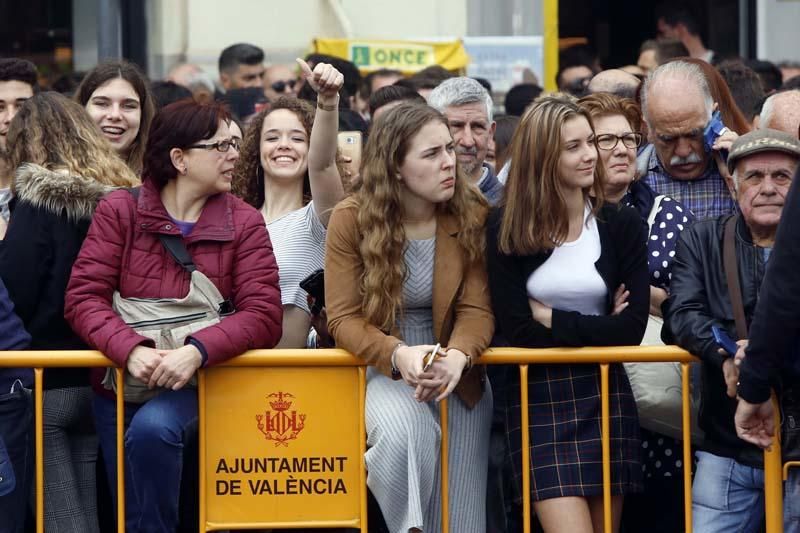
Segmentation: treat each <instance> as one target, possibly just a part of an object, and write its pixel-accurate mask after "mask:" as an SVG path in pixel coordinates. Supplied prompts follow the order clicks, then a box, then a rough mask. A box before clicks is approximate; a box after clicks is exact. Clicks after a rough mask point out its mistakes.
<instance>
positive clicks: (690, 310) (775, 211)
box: [664, 130, 800, 533]
mask: <svg viewBox="0 0 800 533" xmlns="http://www.w3.org/2000/svg"><path fill="white" fill-rule="evenodd" d="M798 160H800V141H798V140H797V139H795V138H793V137H792V136H790V135H787V134H785V133H783V132H779V131H775V130H758V131H754V132H751V133H748V134H747V135H743V136H742V137H739V138H738V139H737V140H736V141H735V142H734V143H733V145H732V147H731V151H730V155H729V158H728V166H729V168H730V170H731V172H732V178H731V179H730V181H729V183H728V185H729V187H730V189H731V191H732V193H733V194H734V196H735V199H736V201H737V203H738V206H739V210H740V212H741V214H740V215H733V216H736V217H737V219H736V225H735V236H734V242H735V245H734V249H735V256H736V263H737V266H738V274H739V280H740V285H741V300H742V304H743V311H744V315H745V319H746V321H748V322H749V319H750V318H751V317H752V316H753V312H754V310H755V307H756V302H757V299H758V291H759V288H760V286H761V281H762V279H763V277H764V270H765V265H766V263H767V260H768V259H769V257H770V253H771V251H772V247H773V245H774V242H775V233H776V230H777V227H778V222H779V221H780V217H781V212H782V210H783V205H784V201H785V198H786V194H787V192H788V190H789V186H790V185H791V182H792V177H793V176H794V174H795V171H796V169H797V166H798ZM729 218H730V217H729V216H723V217H720V218H718V219H716V220H707V221H703V222H699V223H696V224H695V225H694V226H692V227H691V228H689V229H688V230H687V231H684V232H683V233H682V234H681V237H680V242H679V244H678V248H677V255H676V257H675V262H674V264H673V270H672V283H671V290H672V294H671V295H670V298H669V299H668V300H667V301H666V302H665V304H664V311H665V314H664V317H665V320H666V323H667V324H668V327H669V329H670V330H671V331H672V333H673V334H674V336H675V339H676V341H677V343H678V344H679V345H680V346H681V347H682V348H685V349H686V350H688V351H690V352H691V353H693V354H695V355H697V356H698V357H700V358H701V359H702V361H703V363H702V381H703V389H702V400H701V406H700V420H699V422H700V427H701V428H702V429H703V430H704V431H705V442H704V444H703V446H702V447H701V449H702V451H698V452H697V459H698V463H697V473H696V475H695V481H694V485H693V487H692V502H693V505H692V513H693V523H694V530H695V531H697V532H699V533H707V532H716V531H719V532H723V531H733V530H737V531H743V532H747V531H758V530H759V526H760V523H761V520H762V518H763V513H764V505H763V467H762V452H761V450H760V449H759V448H757V447H756V446H753V445H751V444H747V443H745V442H743V441H742V440H740V439H739V438H738V437H737V436H736V430H735V428H734V423H733V420H734V412H735V410H736V401H735V400H734V397H735V395H736V383H737V381H738V377H739V375H738V374H739V372H738V367H737V365H736V364H735V362H734V357H733V355H734V354H727V355H722V354H721V353H720V351H719V346H718V345H717V343H716V342H715V340H714V336H713V334H712V326H718V327H720V328H722V329H723V330H725V331H727V332H728V334H729V335H730V336H731V337H732V338H734V339H735V338H737V335H735V332H736V328H735V327H734V324H735V321H734V316H735V311H734V307H733V305H732V303H731V301H732V299H731V296H730V293H729V287H728V283H727V279H726V274H725V266H724V261H723V257H724V255H723V254H724V252H723V240H724V235H725V227H726V223H727V222H728V220H729ZM740 341H746V339H740ZM795 524H796V523H795ZM787 527H788V528H789V529H787V531H796V530H797V529H792V528H791V526H789V524H787ZM795 528H797V525H795Z"/></svg>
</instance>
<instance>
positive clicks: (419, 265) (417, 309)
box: [398, 237, 436, 346]
mask: <svg viewBox="0 0 800 533" xmlns="http://www.w3.org/2000/svg"><path fill="white" fill-rule="evenodd" d="M435 250H436V237H431V238H430V239H422V240H409V241H408V243H407V244H406V249H405V252H404V259H405V263H406V279H405V280H404V281H403V312H402V313H401V314H400V316H399V317H398V326H399V328H400V333H401V336H402V338H403V341H404V342H405V343H406V344H408V345H409V346H417V345H419V344H433V343H434V342H436V339H435V335H434V332H433V263H434V252H435Z"/></svg>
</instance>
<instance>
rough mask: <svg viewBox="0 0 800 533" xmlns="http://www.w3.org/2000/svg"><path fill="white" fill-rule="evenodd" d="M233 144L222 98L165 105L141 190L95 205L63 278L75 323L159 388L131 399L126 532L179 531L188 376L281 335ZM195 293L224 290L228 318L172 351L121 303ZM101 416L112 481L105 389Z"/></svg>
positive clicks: (275, 295) (260, 227) (112, 432)
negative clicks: (236, 191)
mask: <svg viewBox="0 0 800 533" xmlns="http://www.w3.org/2000/svg"><path fill="white" fill-rule="evenodd" d="M238 148H239V141H238V138H235V137H233V136H232V134H231V118H230V115H229V114H228V112H227V111H226V110H225V109H224V108H223V107H221V105H219V104H206V105H201V104H197V103H194V102H191V101H182V102H176V103H174V104H171V105H168V106H167V107H165V108H164V109H163V110H162V111H161V112H160V113H159V114H158V115H157V116H156V118H155V120H154V121H153V127H152V129H151V131H150V137H149V139H148V143H147V149H146V151H145V157H144V173H143V175H144V180H143V185H142V187H141V189H139V190H138V191H118V192H115V193H113V194H110V195H109V196H108V197H107V198H105V199H104V200H103V201H102V202H101V203H100V205H99V207H98V210H97V213H96V221H95V222H94V223H93V224H92V226H91V228H90V229H89V234H88V236H87V238H86V242H85V243H84V246H83V248H82V249H81V252H80V255H79V256H78V259H77V261H76V262H75V266H74V268H73V271H72V278H71V279H70V283H69V287H68V288H67V296H66V301H67V311H66V318H67V320H68V321H69V322H70V324H71V325H72V327H73V328H74V329H75V331H77V332H78V333H79V334H80V335H81V337H83V338H84V339H85V340H86V342H87V343H89V344H90V345H91V346H92V347H94V348H96V349H98V350H100V351H102V352H103V353H104V354H106V355H107V356H108V357H109V358H110V359H112V360H113V361H114V362H115V363H117V364H118V365H120V366H121V367H123V368H125V369H126V370H127V373H128V374H129V375H130V377H131V378H132V379H133V380H134V383H138V384H141V385H142V386H143V388H145V389H148V388H149V389H150V390H152V389H155V390H156V391H157V392H158V394H157V395H155V396H154V397H152V398H151V399H146V400H144V402H143V403H139V404H135V405H129V406H128V407H127V409H126V421H125V422H126V426H127V430H126V434H125V450H126V456H127V457H126V459H127V460H126V467H127V472H128V474H127V475H126V479H127V480H132V479H133V480H135V484H134V483H129V484H128V485H127V487H126V494H127V498H126V502H127V506H126V510H127V513H126V514H127V516H126V522H127V527H128V530H129V531H174V530H175V527H176V525H177V521H178V495H179V492H180V480H181V474H182V468H183V462H182V450H183V445H184V442H185V441H186V440H187V439H190V438H192V437H193V436H194V435H196V432H197V416H198V415H197V393H196V390H194V389H193V388H190V387H189V386H187V385H188V383H189V381H190V379H191V378H192V376H193V375H194V373H195V372H196V371H197V369H199V368H200V367H205V366H209V365H214V364H217V363H220V362H222V361H225V360H227V359H230V358H231V357H234V356H236V355H239V354H241V353H243V352H244V351H246V350H249V349H253V348H271V347H273V346H274V345H275V344H276V343H277V342H278V339H280V336H281V315H282V312H281V305H280V290H279V288H278V269H277V266H276V264H275V257H274V256H273V254H272V247H271V245H270V241H269V235H268V233H267V231H266V229H265V227H264V221H263V218H262V217H261V215H260V214H259V213H258V211H256V210H255V209H253V208H252V207H250V206H248V205H247V204H245V203H244V202H243V201H241V200H239V199H238V198H236V197H235V196H233V195H232V194H230V193H229V191H230V189H231V180H232V178H233V167H234V165H235V163H236V160H237V159H238V157H239V151H238ZM176 239H177V241H178V242H180V243H182V244H181V246H182V248H183V250H184V251H185V253H186V254H187V255H188V256H189V259H190V260H191V262H192V263H193V266H194V267H195V268H196V270H195V271H193V272H192V273H191V274H189V272H188V271H187V270H189V269H187V268H186V264H185V262H182V264H179V263H178V261H176V258H174V257H173V255H172V251H173V249H170V250H168V246H167V244H166V242H168V241H172V242H173V243H174V242H175V240H176ZM198 272H199V273H200V274H202V278H201V277H200V276H198V275H197V274H198ZM202 280H204V281H205V283H204V284H201V283H200V281H202ZM210 285H213V287H211V286H210ZM198 291H208V292H209V293H213V292H217V293H218V298H221V299H224V301H222V302H218V301H214V302H211V303H213V304H214V307H215V311H216V312H217V313H218V314H219V315H221V316H222V318H221V320H219V321H218V322H217V323H215V324H211V325H207V326H204V327H202V328H201V329H197V330H195V331H191V332H190V333H188V334H186V332H184V335H185V339H184V338H181V339H176V340H177V341H178V343H180V346H178V347H177V348H174V349H157V348H156V346H158V348H162V346H160V344H158V345H157V344H156V343H154V341H153V340H152V338H150V337H148V336H145V335H143V334H142V333H141V332H140V329H137V330H135V329H133V324H131V325H129V324H128V323H126V321H125V320H123V318H122V317H121V316H120V315H118V312H117V310H118V309H119V301H120V300H126V301H128V302H130V301H142V300H146V301H150V302H162V301H164V300H165V299H176V300H177V299H186V298H189V297H190V295H191V294H193V293H196V292H198ZM223 304H226V305H223ZM152 318H153V319H156V318H162V317H160V316H153V317H152ZM172 331H174V332H175V333H174V334H175V336H176V337H177V336H178V334H177V331H176V330H172ZM129 388H130V387H129V386H127V378H126V391H127V390H128V389H129ZM126 399H127V392H126ZM95 416H96V420H97V426H98V432H99V434H100V441H101V446H102V448H103V455H104V457H105V459H106V464H107V467H106V468H107V471H108V474H109V476H110V477H111V478H112V483H111V486H112V487H115V486H116V483H115V482H113V481H114V479H115V478H116V476H115V472H116V468H115V467H114V465H115V463H116V447H115V443H116V429H115V428H116V412H115V406H114V400H113V399H112V398H108V397H105V396H102V395H100V396H98V397H97V398H96V402H95Z"/></svg>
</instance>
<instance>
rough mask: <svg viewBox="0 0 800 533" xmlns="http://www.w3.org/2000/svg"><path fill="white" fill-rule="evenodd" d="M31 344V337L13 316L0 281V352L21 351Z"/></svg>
mask: <svg viewBox="0 0 800 533" xmlns="http://www.w3.org/2000/svg"><path fill="white" fill-rule="evenodd" d="M30 343H31V336H30V335H28V332H27V331H25V328H24V327H23V326H22V321H21V320H20V319H19V317H18V316H17V315H15V314H14V305H13V304H12V303H11V300H10V299H9V297H8V292H7V291H6V287H5V285H4V284H3V281H2V280H0V350H23V349H25V348H27V347H28V345H29V344H30Z"/></svg>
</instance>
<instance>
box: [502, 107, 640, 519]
mask: <svg viewBox="0 0 800 533" xmlns="http://www.w3.org/2000/svg"><path fill="white" fill-rule="evenodd" d="M511 160H512V161H513V164H512V165H511V170H510V172H509V176H508V182H507V183H506V189H505V194H506V196H505V200H504V202H503V204H502V207H501V208H500V209H498V210H497V211H495V212H493V213H492V214H491V215H490V218H489V223H488V227H487V269H488V273H489V288H490V293H491V298H492V308H493V310H494V315H495V319H496V324H497V328H498V331H499V333H500V335H501V336H502V337H503V338H504V339H505V340H506V341H507V342H508V343H509V344H510V345H511V346H518V347H523V348H542V347H569V346H574V347H581V346H621V345H638V344H639V343H640V342H641V340H642V335H643V334H644V330H645V324H646V322H647V310H648V301H649V289H648V280H647V277H648V276H647V256H646V248H645V239H646V235H645V226H644V224H643V222H642V220H641V218H640V217H639V215H638V214H637V213H636V211H634V210H633V209H631V208H629V207H617V206H615V205H611V204H604V203H603V197H604V193H603V184H604V181H605V169H604V168H603V166H602V164H601V163H600V162H599V161H598V154H597V146H596V143H595V132H594V126H593V125H592V120H591V117H590V115H589V113H588V112H587V111H585V110H582V109H580V108H578V106H577V105H576V103H575V101H574V99H571V98H569V97H545V98H542V99H540V100H538V101H537V103H536V104H534V105H533V106H531V107H529V108H528V110H527V111H526V112H525V114H524V115H523V116H522V119H521V121H520V124H519V127H518V128H517V131H516V133H515V134H514V139H513V141H512V143H511ZM609 374H610V376H609V400H610V401H609V403H610V424H611V494H612V497H611V500H612V501H611V504H612V505H611V507H612V531H617V530H618V528H619V518H620V514H621V511H622V498H623V495H625V494H629V493H631V492H635V491H637V490H640V489H641V484H642V480H641V477H642V472H641V462H640V450H639V434H638V433H639V432H638V419H637V416H636V404H635V403H634V399H633V394H632V393H631V388H630V384H629V382H628V378H627V376H626V374H625V370H624V369H623V368H622V365H619V364H614V365H611V366H610V372H609ZM527 387H528V393H529V396H528V398H529V403H528V405H527V406H523V408H525V409H528V411H529V417H530V418H529V428H530V449H529V450H522V449H521V446H520V442H521V441H520V429H519V428H520V423H521V420H520V418H521V416H520V411H521V410H520V406H519V400H518V398H519V397H520V395H519V393H520V386H519V382H518V381H517V380H514V381H513V382H512V383H510V384H509V386H508V389H507V390H506V393H507V401H506V402H505V408H506V425H507V431H508V438H509V444H510V451H511V458H512V466H513V469H514V477H515V479H516V481H517V482H518V483H519V482H520V478H521V476H522V473H521V467H522V454H523V453H528V454H530V458H531V499H532V500H533V505H534V509H535V511H536V515H537V517H538V518H539V521H540V522H541V523H542V526H543V529H544V531H545V532H546V533H553V532H557V533H560V532H564V533H567V532H568V533H599V532H600V531H603V529H604V528H603V497H602V494H603V473H602V470H603V469H602V464H603V461H602V453H601V450H602V447H601V444H600V427H601V416H600V407H601V396H600V378H599V369H598V366H597V365H589V364H578V363H571V364H559V365H554V364H553V365H550V364H547V365H545V364H537V365H533V366H532V367H531V370H530V373H529V375H528V383H527ZM608 533H611V532H608Z"/></svg>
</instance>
